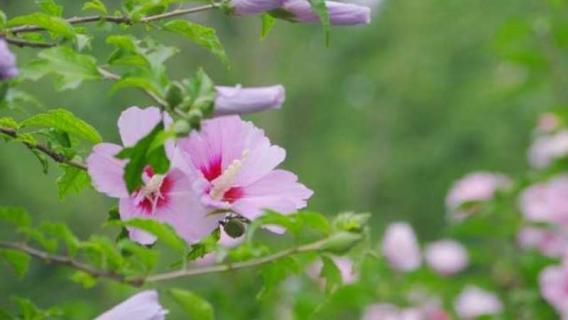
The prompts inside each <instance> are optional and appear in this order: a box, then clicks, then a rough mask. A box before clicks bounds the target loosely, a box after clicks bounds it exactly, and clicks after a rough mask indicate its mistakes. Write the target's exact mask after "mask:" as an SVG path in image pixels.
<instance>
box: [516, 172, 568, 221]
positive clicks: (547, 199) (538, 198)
mask: <svg viewBox="0 0 568 320" xmlns="http://www.w3.org/2000/svg"><path fill="white" fill-rule="evenodd" d="M519 204H520V207H521V211H522V213H523V215H524V217H525V219H527V220H529V221H533V222H548V223H553V224H554V223H558V224H561V225H564V226H566V225H568V175H563V176H557V177H555V178H553V179H551V180H549V181H547V182H544V183H540V184H535V185H532V186H530V187H528V188H527V189H525V190H524V191H523V192H522V193H521V196H520V200H519Z"/></svg>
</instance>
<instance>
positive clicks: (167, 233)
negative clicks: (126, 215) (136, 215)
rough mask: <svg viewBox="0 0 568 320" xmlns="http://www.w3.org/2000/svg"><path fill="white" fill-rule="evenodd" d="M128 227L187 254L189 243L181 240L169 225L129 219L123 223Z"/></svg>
mask: <svg viewBox="0 0 568 320" xmlns="http://www.w3.org/2000/svg"><path fill="white" fill-rule="evenodd" d="M121 224H122V225H124V226H126V227H132V228H137V229H141V230H144V231H146V232H149V233H151V234H153V235H154V236H156V237H157V238H158V241H160V242H163V243H164V244H165V245H168V246H170V247H171V248H173V249H176V250H179V251H182V252H186V251H187V248H188V246H187V243H186V242H185V240H183V239H182V238H180V236H179V235H178V234H177V233H176V231H175V230H174V229H173V228H172V227H171V226H170V225H168V224H165V223H161V222H158V221H154V220H148V219H129V220H126V221H123V222H121Z"/></svg>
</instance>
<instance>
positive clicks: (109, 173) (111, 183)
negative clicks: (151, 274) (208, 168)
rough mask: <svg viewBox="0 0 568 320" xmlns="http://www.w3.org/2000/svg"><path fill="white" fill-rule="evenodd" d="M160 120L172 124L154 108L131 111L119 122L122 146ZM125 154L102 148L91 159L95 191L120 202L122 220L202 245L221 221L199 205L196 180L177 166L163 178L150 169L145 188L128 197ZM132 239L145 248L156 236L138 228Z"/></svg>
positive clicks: (131, 232) (170, 149)
mask: <svg viewBox="0 0 568 320" xmlns="http://www.w3.org/2000/svg"><path fill="white" fill-rule="evenodd" d="M161 121H164V123H165V124H169V123H171V121H172V120H171V118H170V117H169V116H168V115H166V114H162V113H161V112H160V110H159V109H158V108H155V107H150V108H146V109H140V108H138V107H131V108H128V109H127V110H125V111H124V112H123V113H122V114H121V116H120V118H119V119H118V129H119V132H120V137H121V139H122V143H123V145H124V146H125V147H131V146H134V145H135V144H136V143H137V142H138V141H139V140H140V139H142V138H143V137H145V136H146V135H148V134H149V133H150V132H151V131H152V129H154V128H155V127H156V125H158V124H159V123H160V122H161ZM166 149H167V153H168V155H169V156H171V155H172V154H173V144H172V143H169V144H168V145H167V146H166ZM121 150H122V147H121V146H119V145H116V144H112V143H101V144H98V145H96V146H95V147H94V148H93V152H92V153H91V155H89V157H88V158H87V167H88V172H89V175H90V176H91V180H92V182H93V186H94V187H95V189H97V190H98V191H99V192H102V193H105V194H107V195H108V196H110V197H113V198H118V199H119V212H120V218H121V219H122V220H128V219H132V218H143V219H155V220H158V221H161V222H165V223H168V224H170V225H171V226H172V227H173V228H174V229H175V230H176V232H177V233H178V234H179V235H180V236H181V237H183V238H184V239H185V240H186V241H188V242H190V243H191V242H196V241H199V240H200V239H201V238H202V237H204V236H206V235H207V234H209V233H210V232H211V231H213V230H214V229H215V228H216V227H217V225H218V221H219V219H218V218H217V217H212V216H208V213H209V210H208V208H206V207H204V206H203V205H202V204H201V201H200V200H199V198H198V197H197V194H196V193H195V192H194V190H193V184H192V182H191V181H190V180H189V178H188V176H187V175H186V174H185V173H184V172H183V171H182V170H180V169H177V168H175V166H172V168H171V169H170V170H169V171H168V172H167V173H166V174H163V175H162V174H155V173H154V171H153V170H152V168H151V167H149V166H148V167H146V169H145V170H144V173H143V177H142V179H143V181H144V186H142V187H141V188H139V189H138V190H136V191H134V192H133V193H132V194H129V193H128V191H127V188H126V184H125V182H124V178H123V177H124V167H125V166H126V163H127V160H120V159H117V158H115V155H116V154H118V153H119V152H120V151H121ZM129 236H130V238H131V239H132V240H134V241H137V242H139V243H142V244H150V243H153V242H154V241H155V237H154V236H153V235H151V234H148V233H146V232H144V231H141V230H137V229H134V228H131V229H129Z"/></svg>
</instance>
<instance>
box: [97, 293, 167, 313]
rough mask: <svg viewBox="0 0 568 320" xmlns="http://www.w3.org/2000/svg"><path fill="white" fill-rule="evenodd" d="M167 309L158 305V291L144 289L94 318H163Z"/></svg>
mask: <svg viewBox="0 0 568 320" xmlns="http://www.w3.org/2000/svg"><path fill="white" fill-rule="evenodd" d="M166 314H168V310H166V309H164V308H163V307H162V306H161V305H160V301H159V300H158V292H156V291H155V290H146V291H142V292H140V293H137V294H135V295H133V296H132V297H130V298H128V299H127V300H125V301H123V302H121V303H120V304H118V305H116V306H114V307H113V308H112V309H110V310H108V311H106V312H105V313H103V314H101V315H100V316H98V317H97V318H96V319H95V320H126V319H136V320H163V319H165V318H166Z"/></svg>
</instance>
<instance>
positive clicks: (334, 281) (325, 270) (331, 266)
mask: <svg viewBox="0 0 568 320" xmlns="http://www.w3.org/2000/svg"><path fill="white" fill-rule="evenodd" d="M321 261H322V268H321V272H320V276H321V277H322V278H323V279H325V288H326V291H327V292H331V291H333V290H334V289H335V288H337V287H338V286H339V285H341V283H342V278H341V271H339V268H338V267H337V265H335V262H333V260H332V259H331V258H329V257H326V256H322V257H321Z"/></svg>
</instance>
